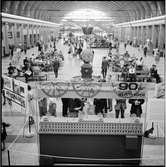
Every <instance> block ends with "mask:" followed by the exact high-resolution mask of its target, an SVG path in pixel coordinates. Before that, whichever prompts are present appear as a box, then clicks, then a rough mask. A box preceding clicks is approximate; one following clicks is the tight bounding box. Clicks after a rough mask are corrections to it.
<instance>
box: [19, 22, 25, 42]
mask: <svg viewBox="0 0 166 167" xmlns="http://www.w3.org/2000/svg"><path fill="white" fill-rule="evenodd" d="M19 29H20V43H21V44H22V45H24V34H23V29H24V25H23V24H20V25H19Z"/></svg>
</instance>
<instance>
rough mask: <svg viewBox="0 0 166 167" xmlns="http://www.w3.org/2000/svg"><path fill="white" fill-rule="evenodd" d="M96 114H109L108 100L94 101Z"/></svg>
mask: <svg viewBox="0 0 166 167" xmlns="http://www.w3.org/2000/svg"><path fill="white" fill-rule="evenodd" d="M94 105H95V114H96V115H97V114H98V113H103V110H104V111H105V113H106V112H107V99H94Z"/></svg>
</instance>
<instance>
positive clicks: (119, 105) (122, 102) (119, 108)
mask: <svg viewBox="0 0 166 167" xmlns="http://www.w3.org/2000/svg"><path fill="white" fill-rule="evenodd" d="M125 109H126V99H117V100H116V105H115V112H116V118H119V113H120V112H121V118H124V111H125Z"/></svg>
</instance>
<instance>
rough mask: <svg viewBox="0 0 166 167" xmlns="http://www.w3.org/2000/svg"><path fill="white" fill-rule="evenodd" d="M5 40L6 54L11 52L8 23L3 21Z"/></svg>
mask: <svg viewBox="0 0 166 167" xmlns="http://www.w3.org/2000/svg"><path fill="white" fill-rule="evenodd" d="M3 42H4V47H5V48H4V49H5V55H8V54H10V50H9V43H8V23H6V22H4V23H3Z"/></svg>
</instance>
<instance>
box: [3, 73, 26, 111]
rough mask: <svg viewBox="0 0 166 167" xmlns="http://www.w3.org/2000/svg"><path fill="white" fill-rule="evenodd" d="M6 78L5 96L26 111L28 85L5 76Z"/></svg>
mask: <svg viewBox="0 0 166 167" xmlns="http://www.w3.org/2000/svg"><path fill="white" fill-rule="evenodd" d="M3 78H4V90H5V96H6V97H7V98H8V99H10V100H12V101H13V102H14V103H16V104H18V105H20V106H22V107H23V108H25V109H26V106H27V105H26V103H27V98H26V96H27V84H26V83H24V82H22V81H19V80H16V79H13V78H10V77H7V76H5V75H4V76H3Z"/></svg>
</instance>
